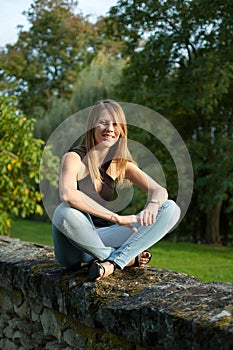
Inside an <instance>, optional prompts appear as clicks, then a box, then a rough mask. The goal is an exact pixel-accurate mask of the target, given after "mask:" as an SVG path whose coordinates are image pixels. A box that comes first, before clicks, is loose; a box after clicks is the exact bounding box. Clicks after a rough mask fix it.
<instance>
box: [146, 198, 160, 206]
mask: <svg viewBox="0 0 233 350" xmlns="http://www.w3.org/2000/svg"><path fill="white" fill-rule="evenodd" d="M149 203H155V204H158V206H159V207H160V201H158V200H157V199H151V201H149V202H148V204H149Z"/></svg>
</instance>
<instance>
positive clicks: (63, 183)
mask: <svg viewBox="0 0 233 350" xmlns="http://www.w3.org/2000/svg"><path fill="white" fill-rule="evenodd" d="M82 166H83V164H82V161H81V158H80V156H79V155H78V154H77V153H75V152H68V153H66V154H65V155H64V156H63V158H62V162H61V170H60V178H59V194H60V199H61V201H63V202H66V203H67V204H69V205H70V206H72V207H74V208H77V209H79V210H81V211H83V212H86V213H89V214H91V215H95V216H99V217H101V218H103V219H106V220H109V221H112V222H114V223H117V224H119V225H125V226H129V227H130V224H131V223H135V222H137V217H136V215H126V216H120V215H118V214H116V213H113V212H112V211H110V210H108V209H106V208H105V207H103V206H102V205H100V204H99V203H97V202H96V201H94V200H93V199H91V198H90V197H89V196H87V195H86V194H85V193H84V192H82V191H79V190H77V179H78V175H79V174H80V172H81V170H82Z"/></svg>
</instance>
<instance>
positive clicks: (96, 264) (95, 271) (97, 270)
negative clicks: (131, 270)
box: [88, 260, 116, 282]
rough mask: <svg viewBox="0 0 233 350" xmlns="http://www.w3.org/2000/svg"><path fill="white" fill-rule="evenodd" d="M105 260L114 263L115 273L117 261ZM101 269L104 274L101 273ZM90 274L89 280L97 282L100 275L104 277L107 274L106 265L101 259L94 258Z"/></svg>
mask: <svg viewBox="0 0 233 350" xmlns="http://www.w3.org/2000/svg"><path fill="white" fill-rule="evenodd" d="M105 261H108V262H110V263H111V264H112V265H113V273H114V271H115V268H116V263H115V262H114V261H111V260H105ZM105 261H102V262H105ZM101 270H102V271H103V274H101ZM88 275H89V281H91V282H95V281H96V279H97V278H98V277H100V279H102V278H103V277H104V275H105V267H104V266H103V265H102V264H101V262H100V261H99V260H94V261H93V262H92V264H91V265H90V267H89V271H88Z"/></svg>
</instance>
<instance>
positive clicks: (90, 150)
mask: <svg viewBox="0 0 233 350" xmlns="http://www.w3.org/2000/svg"><path fill="white" fill-rule="evenodd" d="M104 111H105V112H106V111H107V112H108V113H110V115H111V116H112V118H113V121H114V122H115V123H117V125H118V128H119V131H120V137H119V140H118V141H117V144H116V150H115V154H114V155H113V159H114V161H115V162H116V164H117V170H118V174H119V175H118V177H117V181H118V183H119V184H121V185H128V181H126V180H124V179H125V171H126V164H127V162H128V161H131V162H133V158H132V156H131V154H130V152H129V150H128V145H127V136H128V130H127V124H126V117H125V113H124V111H123V109H122V107H121V106H120V104H119V103H117V102H116V101H114V100H111V99H106V100H100V101H98V102H97V103H96V104H95V105H94V106H93V107H92V109H91V111H90V113H89V115H88V119H87V130H86V133H85V135H84V137H83V140H82V142H81V144H80V145H81V146H85V149H86V152H87V164H88V169H89V173H90V176H91V179H92V182H93V183H95V181H100V182H103V179H102V176H101V173H100V169H99V164H98V163H97V159H96V156H95V146H96V141H95V137H94V132H95V127H96V125H97V120H98V118H99V117H100V116H101V114H102V113H103V112H104ZM113 147H114V146H113Z"/></svg>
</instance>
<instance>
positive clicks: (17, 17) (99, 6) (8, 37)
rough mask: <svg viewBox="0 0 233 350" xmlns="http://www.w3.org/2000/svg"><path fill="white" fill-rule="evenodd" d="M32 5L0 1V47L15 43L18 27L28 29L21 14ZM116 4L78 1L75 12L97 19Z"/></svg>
mask: <svg viewBox="0 0 233 350" xmlns="http://www.w3.org/2000/svg"><path fill="white" fill-rule="evenodd" d="M32 3H33V0H0V47H3V46H5V45H6V44H13V43H15V42H16V41H17V33H18V30H17V26H18V25H23V27H24V29H27V28H28V22H27V20H26V17H25V16H23V15H22V12H23V11H27V10H28V9H29V7H30V5H31V4H32ZM116 4H117V0H78V11H77V12H80V13H82V14H83V15H84V16H85V15H89V14H91V15H92V16H93V18H97V17H98V16H100V15H104V14H105V13H106V12H108V10H109V9H110V7H111V6H114V5H116ZM79 10H80V11H79Z"/></svg>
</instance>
